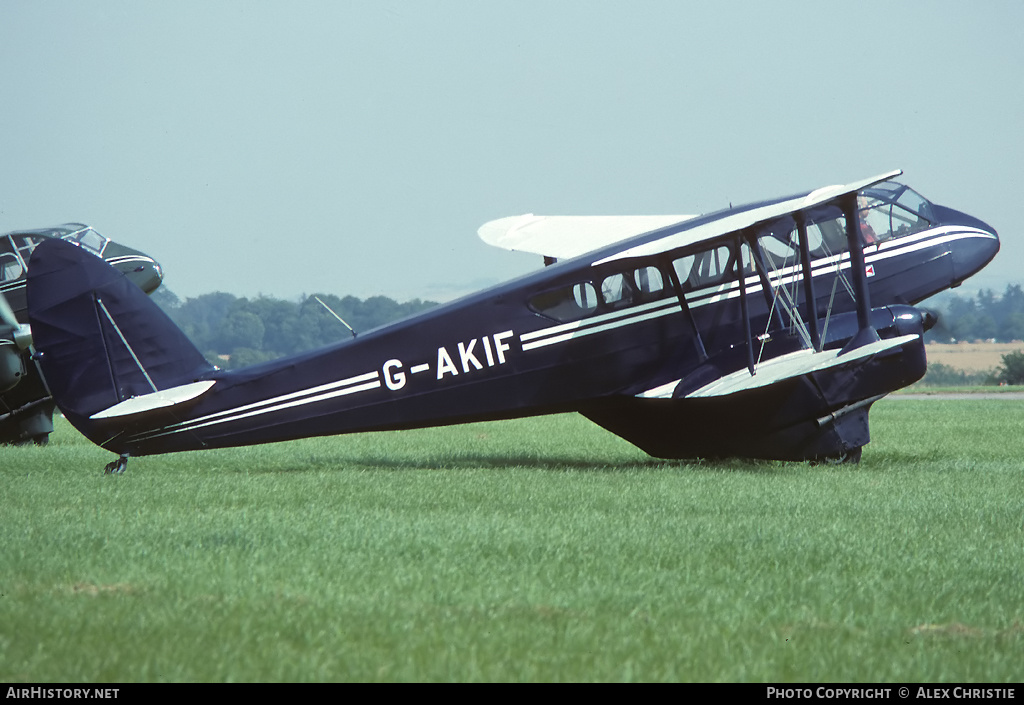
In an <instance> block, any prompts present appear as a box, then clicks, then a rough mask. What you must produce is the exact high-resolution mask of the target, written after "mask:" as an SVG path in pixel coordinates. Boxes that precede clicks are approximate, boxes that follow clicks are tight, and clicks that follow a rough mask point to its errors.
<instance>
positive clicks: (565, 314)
mask: <svg viewBox="0 0 1024 705" xmlns="http://www.w3.org/2000/svg"><path fill="white" fill-rule="evenodd" d="M530 308H532V309H533V310H534V311H536V312H537V313H539V314H541V315H543V316H547V317H548V318H553V319H555V320H556V321H562V322H565V321H576V320H579V319H580V318H586V317H587V316H590V315H592V314H593V313H594V312H596V311H597V290H596V289H595V288H594V285H593V284H591V283H590V282H581V283H579V284H573V285H572V286H566V287H562V288H561V289H555V290H553V291H545V292H544V293H543V294H537V295H536V296H534V297H533V298H532V299H530Z"/></svg>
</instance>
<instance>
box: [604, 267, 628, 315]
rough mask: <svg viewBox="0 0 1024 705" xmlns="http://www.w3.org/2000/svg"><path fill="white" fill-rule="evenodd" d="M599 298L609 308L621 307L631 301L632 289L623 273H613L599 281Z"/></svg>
mask: <svg viewBox="0 0 1024 705" xmlns="http://www.w3.org/2000/svg"><path fill="white" fill-rule="evenodd" d="M601 300H602V301H604V303H605V304H606V305H607V306H608V307H609V308H623V307H625V306H628V305H629V304H631V303H632V302H633V289H632V288H631V287H630V285H629V280H628V279H626V275H625V274H621V273H620V274H613V275H611V276H610V277H605V278H604V281H602V282H601Z"/></svg>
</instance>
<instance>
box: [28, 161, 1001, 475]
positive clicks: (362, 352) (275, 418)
mask: <svg viewBox="0 0 1024 705" xmlns="http://www.w3.org/2000/svg"><path fill="white" fill-rule="evenodd" d="M900 173H901V172H898V171H897V172H892V173H889V174H884V175H881V176H878V177H875V178H871V179H865V180H863V181H860V182H857V183H852V184H848V185H845V186H833V187H827V188H823V189H818V190H816V191H812V192H810V193H806V194H800V195H797V196H790V197H786V198H780V199H776V200H772V201H766V202H762V203H756V204H752V205H746V206H741V207H735V208H729V209H727V210H724V211H721V212H717V213H712V214H708V215H701V216H694V217H686V216H663V217H652V216H638V217H629V216H624V217H543V216H532V215H528V216H518V217H514V218H504V219H501V220H498V221H492V222H491V223H488V224H486V225H484V226H483V227H482V228H481V229H480V235H481V237H483V238H484V240H485V241H487V242H490V243H491V244H496V245H499V246H502V247H506V248H508V249H517V250H525V251H530V252H536V253H539V254H543V255H545V262H546V263H547V264H549V265H550V266H547V267H544V268H542V269H539V270H538V271H536V272H534V273H532V274H529V275H526V276H523V277H520V278H518V279H516V280H514V281H511V282H508V283H506V284H503V285H500V286H497V287H494V288H492V289H488V290H486V291H483V292H480V293H477V294H474V295H471V296H467V297H464V298H462V299H459V300H457V301H454V302H451V303H449V304H446V305H443V306H439V307H437V308H436V309H433V310H430V311H428V312H425V313H422V314H420V315H417V316H414V317H411V318H407V319H405V320H402V321H399V322H397V323H394V324H391V325H388V326H384V327H381V328H377V329H375V330H372V331H369V332H366V333H361V334H360V335H359V336H358V337H354V338H352V339H349V340H346V341H344V342H341V343H338V344H335V345H333V346H330V347H326V348H323V349H320V350H315V351H312V352H308V353H304V354H301V355H297V356H294V357H289V358H285V359H281V360H277V361H274V362H269V363H265V364H261V365H257V366H254V367H250V368H246V369H242V370H235V371H223V370H220V369H218V368H216V367H215V366H213V365H211V364H210V363H209V362H207V361H206V359H205V358H204V357H203V355H202V354H200V352H199V351H198V350H197V349H196V348H195V346H194V345H193V344H192V343H191V342H190V341H189V340H188V339H187V338H186V337H185V335H184V334H183V333H182V332H181V331H180V330H179V329H178V328H177V327H176V326H175V325H174V324H173V323H172V322H171V321H170V320H169V319H168V318H167V316H166V315H164V314H163V313H162V312H161V311H160V310H159V309H158V308H157V306H156V305H155V304H154V303H153V302H151V301H150V300H149V299H148V298H147V297H146V296H145V295H144V294H143V293H142V292H141V291H140V290H139V288H138V287H136V286H134V285H132V284H130V283H129V282H128V281H127V280H126V279H125V278H124V276H123V275H122V274H121V273H120V272H118V271H117V270H116V269H114V268H112V267H110V266H109V265H107V264H106V263H105V262H104V261H103V260H102V259H100V258H98V257H96V256H94V254H93V253H91V252H90V251H89V250H87V249H85V248H82V247H76V246H75V245H74V244H72V243H68V242H64V241H59V240H56V241H47V242H43V243H42V244H40V245H39V246H38V247H37V248H36V249H35V252H34V253H33V255H32V263H31V267H30V269H29V283H28V297H29V298H28V309H29V317H30V319H31V329H32V334H33V337H34V346H35V350H36V358H37V359H38V362H39V364H40V365H41V366H42V369H43V371H44V373H45V377H46V380H47V381H48V383H49V386H50V389H51V391H52V393H53V397H54V399H56V401H57V404H58V405H59V407H60V409H61V410H62V411H63V412H64V415H65V416H66V417H67V418H68V419H69V420H70V422H71V423H72V424H74V426H75V427H76V428H78V429H79V430H80V431H81V432H82V433H83V434H85V435H86V436H87V437H88V438H90V439H91V440H92V441H93V442H95V443H97V444H98V445H100V446H102V447H104V448H107V449H108V450H110V451H112V452H114V453H117V454H118V455H119V458H118V459H117V460H116V461H114V462H112V463H110V465H109V466H108V468H107V469H108V471H109V472H123V471H124V469H125V467H126V465H127V462H128V458H129V457H130V456H141V455H149V454H155V453H168V452H174V451H183V450H196V449H201V448H224V447H228V446H239V445H248V444H255V443H268V442H274V441H283V440H289V439H295V438H301V437H306V436H318V435H331V434H339V433H350V432H362V431H377V430H386V429H408V428H416V427H423V426H437V425H445V424H455V423H462V422H468V421H478V420H487V419H504V418H511V417H518V416H528V415H538V414H551V413H559V412H567V411H576V412H579V413H581V414H583V415H585V416H586V417H587V418H589V419H591V420H593V421H594V422H596V423H598V424H600V425H601V426H603V427H604V428H606V429H608V430H609V431H611V432H612V433H615V434H618V435H619V436H621V437H623V438H625V439H626V440H628V441H630V442H632V443H634V444H635V445H637V446H639V447H640V448H642V449H643V450H645V451H646V452H648V453H650V454H651V455H654V456H657V457H661V458H719V457H745V458H766V459H783V460H812V461H853V462H855V461H856V460H857V459H859V458H860V454H861V449H862V447H863V446H864V445H865V444H866V443H867V442H868V441H869V433H868V412H869V409H870V407H871V405H872V404H873V403H874V402H875V401H877V400H878V399H880V398H882V397H883V396H884V395H886V394H888V393H889V392H892V391H893V390H896V389H899V388H901V387H904V386H906V385H909V384H911V383H913V382H914V381H916V380H918V379H920V378H921V377H922V375H924V372H925V366H926V362H925V349H924V342H923V334H924V332H925V330H926V329H927V328H929V327H930V326H931V325H932V324H933V323H934V322H935V318H934V316H933V315H932V314H930V313H929V312H927V311H925V310H923V309H920V308H917V307H915V305H914V304H916V303H918V302H920V301H921V300H923V299H925V298H927V297H929V296H932V295H933V294H936V293H938V292H940V291H942V290H944V289H947V288H949V287H953V286H957V285H959V284H960V283H961V282H962V281H963V280H964V279H966V278H967V277H969V276H971V275H972V274H974V273H975V272H977V271H978V270H979V269H981V268H982V267H983V266H984V265H985V264H986V263H988V262H989V261H990V260H991V259H992V258H993V257H994V256H995V254H996V252H997V251H998V249H999V239H998V236H997V235H996V232H995V230H994V229H993V228H991V227H989V226H988V225H986V224H985V223H983V222H981V221H979V220H978V219H976V218H973V217H971V216H968V215H966V214H964V213H961V212H958V211H955V210H952V209H950V208H946V207H943V206H939V205H936V204H934V203H931V202H930V201H928V200H926V199H925V198H923V197H922V196H920V195H919V194H917V193H916V192H915V191H913V190H911V189H910V188H908V187H907V186H904V185H902V184H900V183H898V182H896V181H893V179H894V178H895V177H897V176H899V175H900Z"/></svg>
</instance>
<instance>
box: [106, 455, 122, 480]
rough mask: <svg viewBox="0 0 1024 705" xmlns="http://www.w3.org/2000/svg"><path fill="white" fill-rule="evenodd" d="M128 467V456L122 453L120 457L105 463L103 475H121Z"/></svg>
mask: <svg viewBox="0 0 1024 705" xmlns="http://www.w3.org/2000/svg"><path fill="white" fill-rule="evenodd" d="M127 469H128V456H127V455H122V456H121V457H120V458H118V459H117V460H115V461H114V462H112V463H107V467H106V468H105V469H104V470H103V474H104V475H123V474H124V471H125V470H127Z"/></svg>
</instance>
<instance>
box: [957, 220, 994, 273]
mask: <svg viewBox="0 0 1024 705" xmlns="http://www.w3.org/2000/svg"><path fill="white" fill-rule="evenodd" d="M951 250H952V254H953V281H954V282H955V284H959V283H960V282H962V281H964V280H965V279H967V277H969V276H971V275H972V274H974V273H976V272H978V271H979V270H981V268H982V267H984V266H985V265H986V264H988V263H989V262H991V261H992V258H993V257H995V256H996V253H997V252H999V235H998V234H997V233H996V231H995V229H994V228H992V227H990V226H985V228H984V229H983V230H979V232H977V234H972V235H970V236H967V237H961V238H959V239H957V240H954V241H953V243H952V245H951Z"/></svg>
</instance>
